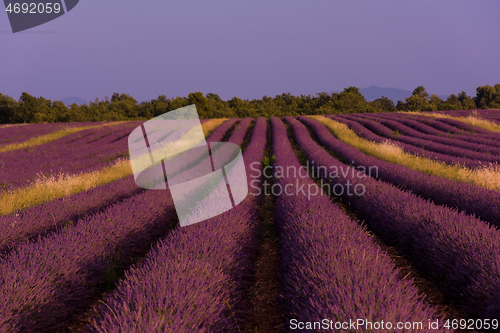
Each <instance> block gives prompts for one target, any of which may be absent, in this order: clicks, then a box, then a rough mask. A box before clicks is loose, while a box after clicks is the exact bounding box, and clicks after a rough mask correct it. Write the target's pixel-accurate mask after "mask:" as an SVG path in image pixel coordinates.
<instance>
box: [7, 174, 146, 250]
mask: <svg viewBox="0 0 500 333" xmlns="http://www.w3.org/2000/svg"><path fill="white" fill-rule="evenodd" d="M140 191H141V189H140V188H139V187H137V185H136V184H135V182H134V178H133V176H130V177H127V178H124V179H119V180H117V181H115V182H112V183H110V184H106V185H102V186H98V187H96V188H93V189H90V190H88V191H85V192H80V193H77V194H74V195H71V196H68V197H65V198H60V199H56V200H53V201H50V202H47V203H44V204H41V205H38V206H35V207H31V208H27V209H25V210H22V211H20V212H16V213H12V214H9V215H7V216H0V229H1V230H2V233H1V234H0V253H5V252H8V251H10V250H11V249H13V248H15V247H16V246H17V245H19V244H21V243H23V242H25V241H26V240H28V239H34V238H35V237H37V236H39V235H44V234H47V233H49V232H52V231H55V230H58V229H60V228H63V227H65V226H70V225H72V224H74V223H76V222H77V221H78V219H80V218H82V217H83V216H85V215H90V214H93V213H95V212H98V211H101V210H103V209H105V208H106V207H107V206H109V205H110V204H112V203H114V202H116V201H119V200H122V199H124V198H127V197H130V196H132V195H134V194H136V193H138V192H140Z"/></svg>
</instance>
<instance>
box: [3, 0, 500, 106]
mask: <svg viewBox="0 0 500 333" xmlns="http://www.w3.org/2000/svg"><path fill="white" fill-rule="evenodd" d="M0 6H2V11H1V12H0V92H1V93H3V94H8V95H10V96H12V97H14V98H16V99H18V98H19V96H20V95H21V93H22V92H23V91H26V92H28V93H30V94H32V95H35V96H44V97H46V98H50V99H61V98H66V97H69V96H78V97H81V98H84V99H87V100H93V99H95V98H96V97H99V98H104V96H111V95H112V94H113V92H119V93H128V94H131V95H132V96H133V97H135V98H136V99H137V100H139V101H142V100H149V99H152V98H156V97H157V96H158V95H160V94H165V95H167V97H174V96H187V94H188V93H189V92H194V91H201V92H203V93H208V92H213V93H217V94H219V95H220V96H221V98H223V99H230V98H232V97H233V96H238V97H240V98H249V99H252V98H261V97H262V96H263V95H267V96H275V95H276V94H281V93H283V92H290V93H292V94H294V95H300V94H315V93H317V92H321V91H327V92H331V91H340V90H342V89H343V88H345V87H348V86H351V85H353V86H357V87H359V88H363V87H368V86H370V85H378V86H381V87H395V88H401V89H407V90H413V89H414V88H415V87H417V86H419V85H423V86H424V87H425V88H426V89H427V91H428V92H430V93H436V94H445V95H446V94H450V93H458V92H460V91H462V90H465V91H466V92H467V93H468V94H471V95H475V88H476V87H477V86H479V85H484V84H495V83H500V61H499V59H500V20H499V19H498V17H499V15H500V1H498V0H491V1H481V0H478V1H457V0H450V1H439V0H432V1H422V0H420V1H401V0H394V1H370V0H364V1H361V0H357V1H348V0H346V1H334V0H308V1H306V0H301V1H296V0H265V1H264V0H262V1H261V0H250V1H235V0H227V1H226V0H224V1H220V0H214V1H207V0H204V1H193V0H179V1H178V0H175V1H174V0H161V1H160V0H156V1H155V0H150V1H137V0H136V1H130V0H106V1H103V0H81V1H80V3H79V4H78V5H77V6H76V7H75V8H74V9H73V10H72V11H70V12H69V13H67V14H65V15H63V16H62V17H60V18H58V19H56V20H54V21H52V22H49V23H47V24H44V25H42V26H39V27H36V28H33V29H31V30H27V31H26V32H20V33H17V34H13V33H12V31H11V29H10V26H9V22H8V18H7V13H6V12H4V11H3V8H4V7H3V5H0Z"/></svg>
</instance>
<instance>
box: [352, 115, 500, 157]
mask: <svg viewBox="0 0 500 333" xmlns="http://www.w3.org/2000/svg"><path fill="white" fill-rule="evenodd" d="M347 117H349V118H350V119H352V120H356V121H358V122H359V123H361V124H363V125H364V126H366V127H368V128H369V129H371V130H374V131H378V132H376V133H377V134H379V135H382V136H384V137H386V138H388V139H391V140H394V141H398V142H404V143H407V144H411V145H414V146H418V147H422V148H423V149H425V150H429V151H433V152H436V153H440V154H445V155H450V156H453V157H465V158H469V159H473V160H476V161H483V162H486V163H496V162H500V156H495V155H492V154H487V153H480V152H474V151H470V150H467V149H464V148H460V147H458V143H457V146H450V145H444V144H441V143H437V142H433V141H430V140H428V139H420V138H416V137H413V136H409V135H406V134H405V133H404V132H407V133H408V132H410V130H408V127H407V126H405V125H403V124H401V123H398V122H395V121H390V120H381V121H375V120H367V119H366V118H367V117H366V118H365V116H361V115H349V116H347ZM374 124H377V126H376V127H375V126H373V125H374ZM389 126H390V127H389ZM379 128H384V130H383V131H379ZM415 132H416V131H415Z"/></svg>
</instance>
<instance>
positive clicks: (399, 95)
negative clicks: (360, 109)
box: [359, 86, 449, 104]
mask: <svg viewBox="0 0 500 333" xmlns="http://www.w3.org/2000/svg"><path fill="white" fill-rule="evenodd" d="M359 92H360V93H361V94H363V96H365V98H366V100H367V101H369V102H371V101H373V100H376V99H377V98H380V97H382V96H385V97H387V98H389V99H391V100H392V101H393V102H394V104H396V103H397V102H398V101H403V102H404V101H405V97H410V96H411V94H412V92H413V91H410V90H403V89H397V88H382V87H377V86H370V87H368V88H361V89H359ZM430 94H431V93H430V92H429V95H430ZM438 96H439V97H440V98H441V99H442V100H445V99H447V98H448V96H449V95H438Z"/></svg>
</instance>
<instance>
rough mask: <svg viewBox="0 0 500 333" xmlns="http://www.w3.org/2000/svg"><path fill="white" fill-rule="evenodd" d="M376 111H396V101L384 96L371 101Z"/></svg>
mask: <svg viewBox="0 0 500 333" xmlns="http://www.w3.org/2000/svg"><path fill="white" fill-rule="evenodd" d="M369 104H370V105H371V106H372V108H373V110H374V111H375V112H393V111H396V107H395V106H394V102H393V101H392V100H390V99H389V98H387V97H385V96H382V97H380V98H377V99H376V100H374V101H372V102H370V103H369Z"/></svg>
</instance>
